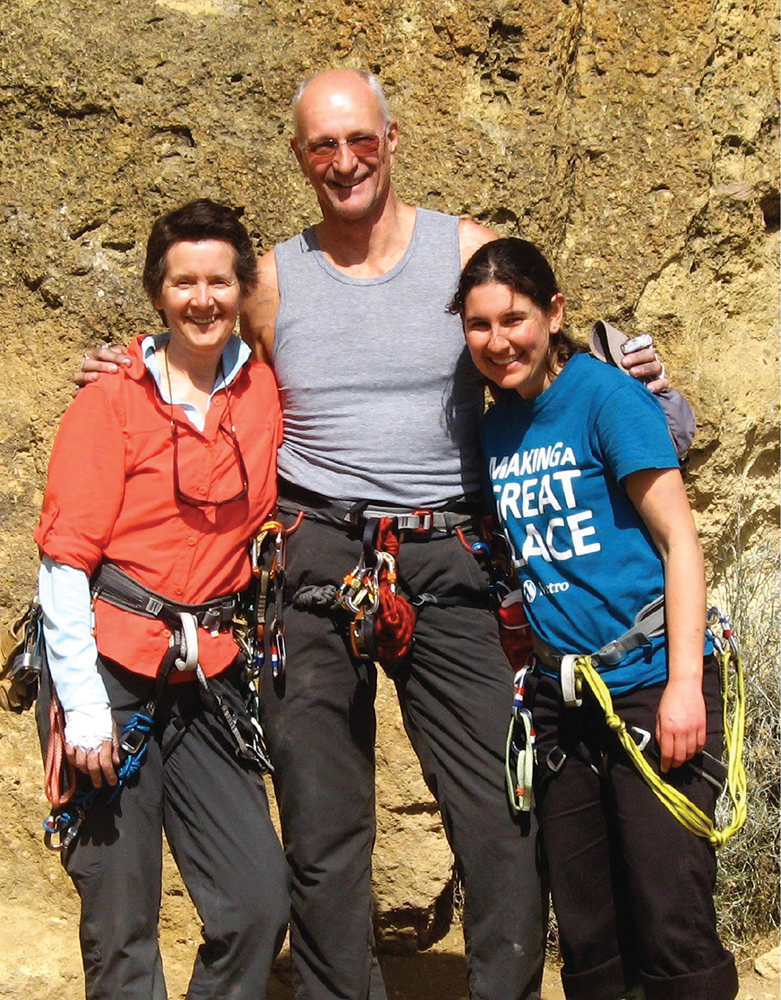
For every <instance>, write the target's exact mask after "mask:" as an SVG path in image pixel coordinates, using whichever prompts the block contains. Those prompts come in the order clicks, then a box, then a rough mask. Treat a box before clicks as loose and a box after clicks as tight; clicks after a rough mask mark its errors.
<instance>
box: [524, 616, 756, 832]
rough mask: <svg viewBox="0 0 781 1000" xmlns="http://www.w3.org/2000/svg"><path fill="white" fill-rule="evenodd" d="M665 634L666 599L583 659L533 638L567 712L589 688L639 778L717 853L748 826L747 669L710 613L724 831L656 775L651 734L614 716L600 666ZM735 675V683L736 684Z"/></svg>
mask: <svg viewBox="0 0 781 1000" xmlns="http://www.w3.org/2000/svg"><path fill="white" fill-rule="evenodd" d="M717 625H718V626H720V627H721V635H720V636H719V635H717V634H716V632H715V631H714V629H715V628H716V626H717ZM663 629H664V602H663V599H657V600H656V601H653V602H651V604H649V605H647V606H646V607H645V608H643V609H642V610H641V611H640V612H639V614H638V615H637V617H636V618H635V623H634V625H633V627H632V628H631V629H629V630H628V631H627V632H625V633H624V634H623V635H622V636H619V638H618V639H616V640H614V641H613V642H611V643H608V644H607V645H606V646H604V647H603V649H602V650H599V651H598V652H596V653H591V654H588V655H582V656H579V655H566V654H565V655H562V654H558V653H556V652H555V651H553V650H552V647H550V646H549V645H548V644H547V643H545V642H543V641H542V640H540V639H539V637H538V636H534V652H535V655H536V656H537V657H538V658H539V659H540V660H541V662H543V663H544V664H545V665H546V666H548V667H551V668H553V669H556V670H558V671H559V672H560V680H561V688H562V695H563V698H564V702H565V704H566V705H567V706H569V707H577V706H580V705H581V704H582V701H583V699H582V693H583V684H584V683H585V684H586V685H587V687H588V688H589V689H590V691H591V693H592V695H593V696H594V698H595V699H596V701H597V703H598V704H599V706H600V707H601V708H602V710H603V711H604V713H605V721H606V722H607V725H608V727H609V728H610V729H611V730H613V731H614V732H615V733H616V735H617V737H618V740H619V742H620V744H621V746H622V747H623V749H624V750H625V752H626V753H627V755H628V756H629V758H630V760H631V761H632V763H633V764H634V765H635V767H636V769H637V771H638V773H639V774H640V777H641V778H642V779H643V780H644V781H645V782H646V784H647V785H648V786H649V787H650V788H651V790H652V791H653V792H654V794H655V795H656V796H657V798H658V799H659V800H660V802H662V804H663V805H664V806H665V807H666V808H667V809H669V811H670V812H671V813H672V815H673V816H674V817H675V818H676V819H677V820H678V821H679V822H680V823H681V824H682V825H683V826H684V827H685V828H686V829H687V830H689V831H690V832H691V833H693V834H696V836H698V837H702V838H703V839H705V840H708V841H709V842H710V843H711V844H712V845H713V846H714V847H720V846H722V845H723V844H725V843H726V842H727V840H728V839H729V838H730V837H731V836H732V835H733V834H734V833H736V832H737V831H738V830H739V829H740V828H741V827H742V826H743V824H744V823H745V821H746V810H747V792H746V774H745V769H744V767H743V759H742V758H743V733H744V727H745V692H744V678H743V665H742V662H741V659H740V654H739V649H738V644H737V641H736V639H735V637H734V635H733V632H732V629H731V626H730V624H729V621H728V620H727V618H726V617H725V616H724V615H723V614H722V613H721V612H720V611H719V610H718V609H717V608H711V609H710V610H709V612H708V629H709V631H710V634H711V636H712V638H713V642H714V646H715V648H716V651H717V653H716V655H717V659H718V660H719V664H720V676H719V679H720V686H721V696H722V703H723V717H724V739H725V745H726V748H727V754H728V765H727V783H726V784H727V792H728V795H729V798H730V803H731V817H730V820H729V822H728V823H727V825H726V826H725V827H724V828H723V829H721V830H719V829H717V828H716V826H715V824H714V823H713V821H712V820H711V819H710V817H709V816H707V815H706V814H705V813H704V812H702V810H701V809H699V808H698V807H697V806H696V805H694V803H693V802H691V800H690V799H688V798H687V797H686V796H685V795H684V794H682V793H681V792H679V791H678V789H677V788H675V787H674V786H673V785H671V784H669V783H668V782H667V781H665V780H664V778H662V777H661V776H660V775H658V774H657V773H656V772H655V771H654V769H653V768H652V767H651V765H650V764H649V762H648V760H647V758H646V756H645V755H644V753H643V750H644V749H645V747H646V744H647V743H648V742H649V741H650V733H644V732H642V731H639V730H635V732H634V734H633V732H632V731H631V730H630V729H629V728H628V727H627V725H626V723H625V722H624V721H623V720H622V719H621V718H620V716H618V715H617V714H616V713H615V712H614V710H613V701H612V698H611V696H610V692H609V690H608V688H607V685H606V684H605V682H604V681H603V680H602V677H601V676H600V674H599V672H598V670H597V667H598V666H605V667H613V666H616V665H617V664H618V663H620V662H621V661H622V660H623V659H624V657H625V656H626V653H627V652H628V651H629V650H630V649H636V648H638V647H639V646H641V645H645V644H646V642H647V641H648V639H650V638H652V637H653V636H654V635H661V634H662V631H663ZM732 675H734V681H732V680H731V677H732ZM730 715H731V716H732V718H730ZM634 728H635V727H632V729H634ZM638 737H639V743H638ZM561 763H563V760H562V762H561ZM559 766H560V765H559ZM554 769H555V768H554ZM700 773H702V776H703V777H705V778H706V779H707V780H712V779H713V776H712V775H709V774H707V773H703V769H702V768H700Z"/></svg>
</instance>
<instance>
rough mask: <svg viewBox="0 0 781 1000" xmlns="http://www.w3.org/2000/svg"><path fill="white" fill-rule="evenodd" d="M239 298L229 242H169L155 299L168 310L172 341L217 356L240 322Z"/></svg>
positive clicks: (238, 288)
mask: <svg viewBox="0 0 781 1000" xmlns="http://www.w3.org/2000/svg"><path fill="white" fill-rule="evenodd" d="M240 303H241V288H240V286H239V279H238V277H237V276H236V251H235V250H234V249H233V247H232V246H231V244H230V243H226V242H224V241H223V240H202V241H199V242H189V241H181V242H178V243H174V244H172V246H171V247H169V249H168V252H167V253H166V255H165V277H164V278H163V285H162V288H161V289H160V294H159V295H158V296H157V298H156V299H155V303H154V305H155V308H156V309H159V310H160V311H161V312H163V313H165V318H166V322H167V324H168V327H169V329H170V331H171V341H172V346H173V345H174V344H175V345H177V346H181V347H183V348H185V349H187V350H188V351H195V352H197V353H199V354H201V353H208V354H216V355H217V356H219V355H220V354H221V352H222V348H223V347H224V346H225V343H226V342H227V340H228V338H229V337H230V335H231V333H232V332H233V328H234V327H235V325H236V319H237V317H238V315H239V305H240Z"/></svg>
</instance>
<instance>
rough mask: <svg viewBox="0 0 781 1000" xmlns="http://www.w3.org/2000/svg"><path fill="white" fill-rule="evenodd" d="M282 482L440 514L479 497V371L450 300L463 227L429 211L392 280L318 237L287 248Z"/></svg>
mask: <svg viewBox="0 0 781 1000" xmlns="http://www.w3.org/2000/svg"><path fill="white" fill-rule="evenodd" d="M276 263H277V274H278V279H279V293H280V306H279V312H278V314H277V320H276V329H275V333H274V359H273V360H274V370H275V372H276V376H277V382H278V384H279V390H280V394H281V398H282V412H283V414H284V424H285V433H284V440H283V443H282V446H281V448H280V451H279V474H280V476H281V477H282V478H283V479H286V480H288V481H289V482H291V483H294V484H296V485H297V486H302V487H304V488H305V489H308V490H313V491H314V492H316V493H320V494H322V495H323V496H327V497H331V498H333V499H338V500H371V501H385V502H386V503H393V504H400V505H402V506H405V507H430V506H437V505H439V506H441V505H443V504H444V503H445V502H446V501H447V500H449V499H452V498H454V497H457V496H460V495H462V494H464V493H471V492H474V491H476V490H478V489H479V488H480V456H479V434H478V424H479V420H480V416H481V414H482V411H483V390H482V387H481V383H480V380H479V375H478V374H477V371H476V370H475V368H474V366H473V365H472V362H471V360H470V358H469V354H468V353H467V351H466V348H465V346H464V336H463V332H462V329H461V322H460V319H459V317H458V316H452V315H450V314H449V313H448V312H447V305H448V302H449V301H450V299H451V297H452V295H453V292H454V291H455V287H456V282H457V280H458V275H459V270H460V261H459V247H458V219H457V218H455V217H454V216H450V215H443V214H441V213H440V212H430V211H427V210H425V209H418V210H417V218H416V221H415V229H414V231H413V235H412V239H411V241H410V245H409V247H408V248H407V251H406V253H405V254H404V256H403V257H402V258H401V260H400V261H399V262H398V264H396V266H395V267H394V268H392V270H390V271H388V272H387V274H383V275H381V276H380V277H377V278H354V277H351V276H349V275H346V274H342V272H341V271H338V270H337V269H336V268H335V267H333V266H332V265H331V263H330V262H329V261H328V260H327V259H326V257H325V255H324V254H323V252H322V251H321V250H320V249H319V247H318V244H317V239H316V237H315V234H314V231H313V230H311V229H308V230H306V231H305V232H304V233H301V234H299V235H298V236H294V237H293V239H291V240H288V241H287V242H285V243H282V244H280V245H279V246H278V247H277V248H276Z"/></svg>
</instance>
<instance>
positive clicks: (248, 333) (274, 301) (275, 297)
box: [241, 249, 279, 361]
mask: <svg viewBox="0 0 781 1000" xmlns="http://www.w3.org/2000/svg"><path fill="white" fill-rule="evenodd" d="M278 308H279V281H278V279H277V258H276V255H275V253H274V250H273V249H271V250H269V251H268V252H267V253H264V254H263V256H262V257H260V258H259V259H258V283H257V285H255V287H254V288H253V290H252V291H251V292H250V294H249V295H248V296H247V298H246V299H245V300H244V306H243V308H242V310H241V335H242V337H243V338H244V339H245V340H246V341H247V343H248V344H249V345H250V347H251V348H252V350H253V351H254V352H255V355H256V357H259V358H261V357H262V358H265V360H266V361H271V357H272V351H273V348H274V324H275V322H276V318H277V310H278Z"/></svg>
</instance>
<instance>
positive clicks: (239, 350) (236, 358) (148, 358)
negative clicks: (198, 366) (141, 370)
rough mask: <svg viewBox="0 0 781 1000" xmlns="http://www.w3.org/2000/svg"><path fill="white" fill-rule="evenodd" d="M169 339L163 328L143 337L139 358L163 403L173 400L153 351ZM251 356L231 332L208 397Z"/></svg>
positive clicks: (228, 380)
mask: <svg viewBox="0 0 781 1000" xmlns="http://www.w3.org/2000/svg"><path fill="white" fill-rule="evenodd" d="M169 339H170V334H169V333H168V331H167V330H164V331H163V332H162V333H154V334H151V335H150V336H148V337H144V339H143V340H142V341H141V359H142V361H143V362H144V365H145V367H146V370H147V371H148V372H149V374H150V375H151V376H152V378H153V379H154V380H155V385H156V386H157V391H158V392H159V393H160V397H161V399H162V400H163V402H164V403H171V402H173V401H172V400H171V398H170V397H169V395H168V386H167V385H164V383H163V373H162V371H161V370H160V364H159V362H158V360H157V357H156V356H155V351H158V350H160V348H161V347H164V346H165V345H166V344H167V343H168V341H169ZM251 356H252V351H251V350H250V348H249V345H248V344H246V343H245V342H244V341H243V340H242V339H241V337H237V336H236V335H235V334H232V335H231V338H230V340H229V341H228V342H227V343H226V345H225V347H223V349H222V367H221V371H220V373H219V375H218V377H217V380H216V382H215V383H214V388H213V389H212V391H211V396H210V397H209V398H210V399H211V398H212V397H213V396H214V394H215V393H216V392H219V391H220V389H224V388H225V387H226V386H229V385H230V384H231V382H233V381H234V380H235V378H236V376H237V375H238V374H239V372H240V371H241V369H242V368H243V366H244V365H245V364H246V363H247V361H249V359H250V357H251Z"/></svg>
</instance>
